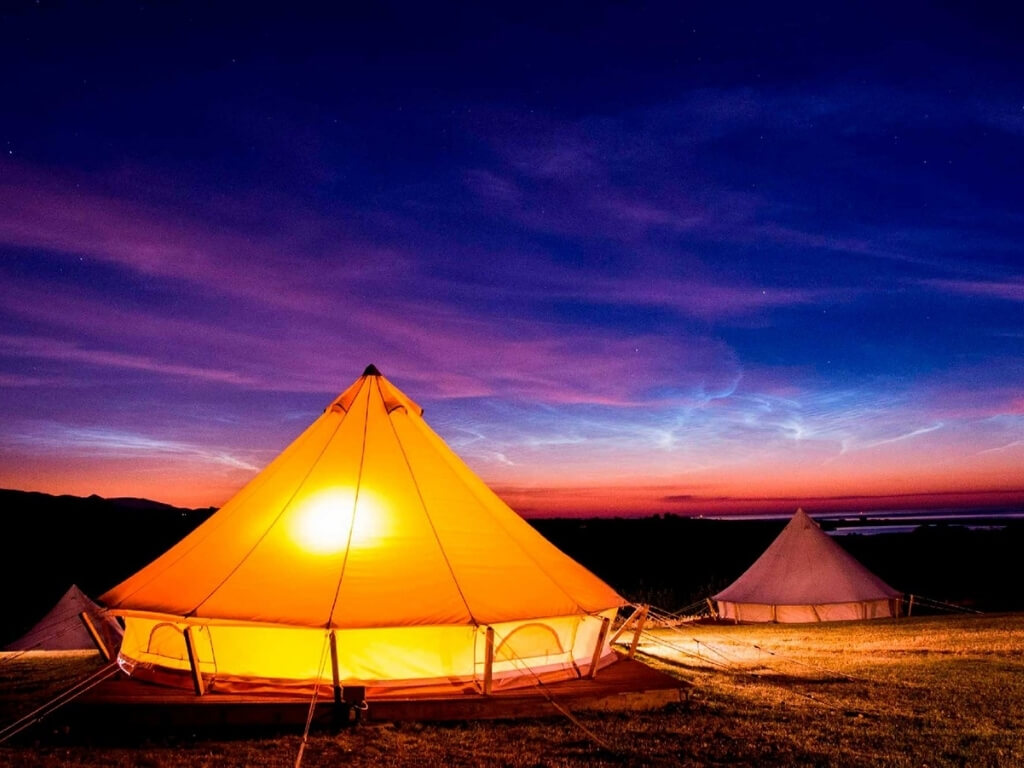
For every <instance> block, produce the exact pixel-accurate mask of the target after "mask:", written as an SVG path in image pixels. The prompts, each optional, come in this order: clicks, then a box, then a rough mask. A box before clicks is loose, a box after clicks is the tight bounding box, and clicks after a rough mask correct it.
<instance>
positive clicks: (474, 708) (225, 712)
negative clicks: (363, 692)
mask: <svg viewBox="0 0 1024 768" xmlns="http://www.w3.org/2000/svg"><path fill="white" fill-rule="evenodd" d="M686 687H687V683H684V682H683V681H682V680H679V679H677V678H675V677H672V676H670V675H667V674H665V673H663V672H659V671H657V670H655V669H652V668H651V667H649V666H647V665H646V664H643V663H641V662H639V661H636V660H633V659H627V658H622V659H620V660H618V661H616V662H614V663H613V664H610V665H609V666H607V667H605V668H604V669H602V670H601V671H600V673H599V674H598V675H597V677H596V678H594V679H589V678H582V679H578V680H565V681H559V682H554V683H546V684H544V685H543V686H533V687H529V688H518V689H511V690H500V691H495V692H494V693H492V694H491V695H489V696H485V695H483V694H476V693H470V694H465V693H463V694H456V695H452V694H450V693H449V694H447V695H443V694H429V693H425V694H423V695H419V696H415V697H404V698H399V697H378V698H371V699H369V700H368V701H367V703H366V709H365V710H353V709H351V708H349V707H347V706H345V705H342V706H341V707H338V706H337V705H335V703H334V701H333V700H332V699H330V698H326V699H325V698H323V697H321V698H319V699H318V701H317V706H316V711H315V713H314V721H313V722H314V724H315V725H317V726H318V727H331V726H335V727H337V726H339V725H344V724H347V723H351V722H354V721H356V720H363V721H457V720H481V719H503V718H505V719H507V718H531V717H549V716H554V715H559V716H561V715H562V714H563V710H570V711H573V712H577V711H580V710H600V711H623V710H651V709H658V708H660V707H663V706H665V705H667V704H670V703H674V702H679V701H682V700H684V699H685V697H686V690H685V689H686ZM309 705H310V701H309V699H308V698H307V699H301V698H297V697H294V696H292V697H274V696H266V695H264V696H253V695H243V694H225V693H209V694H207V695H205V696H196V695H194V694H191V693H188V692H185V691H178V690H173V689H167V688H162V687H160V686H155V685H150V684H146V683H140V682H137V681H134V680H132V679H130V678H128V677H126V676H124V675H118V676H117V677H115V678H113V679H111V680H108V681H106V682H104V683H102V684H100V685H99V686H97V687H96V688H94V689H93V690H91V691H89V692H88V693H86V694H84V695H83V696H81V697H80V698H79V699H76V700H75V701H74V702H72V703H71V704H69V705H67V706H66V707H65V708H64V709H63V710H62V711H61V713H60V715H61V716H60V718H59V719H60V720H61V721H62V722H63V723H64V724H66V725H67V726H69V727H73V726H92V725H95V724H101V723H106V724H108V725H109V724H111V723H116V724H118V727H119V728H122V729H125V730H129V731H135V732H138V731H140V730H146V731H148V730H151V729H157V730H159V729H196V728H207V727H214V728H217V727H229V728H230V727H251V726H256V727H274V726H282V727H298V728H300V729H301V728H302V726H303V725H304V724H305V722H306V718H307V716H308V715H309ZM559 708H561V709H559Z"/></svg>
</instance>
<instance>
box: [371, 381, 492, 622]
mask: <svg viewBox="0 0 1024 768" xmlns="http://www.w3.org/2000/svg"><path fill="white" fill-rule="evenodd" d="M377 386H378V388H379V387H380V383H379V382H378V384H377ZM383 397H384V395H383V393H381V399H382V400H383ZM386 405H387V404H386V403H385V406H386ZM403 410H404V411H405V414H406V416H408V415H409V410H408V409H407V408H405V409H403ZM391 413H392V412H391V411H388V420H387V421H388V426H389V427H390V428H391V434H392V435H393V436H394V438H395V442H396V443H397V444H398V450H400V451H401V452H402V460H403V461H404V462H405V467H406V469H408V470H409V477H410V478H412V484H413V486H414V487H415V488H416V496H417V497H418V498H419V500H420V507H421V508H422V509H423V514H424V515H425V516H426V518H427V523H428V524H429V525H430V532H431V533H432V534H434V541H436V542H437V548H438V550H439V551H440V552H441V557H442V558H444V563H445V565H446V566H448V573H449V574H450V575H451V577H452V583H453V584H454V585H455V590H456V592H458V593H459V598H460V599H461V600H462V604H463V605H464V606H465V607H466V614H467V615H468V616H469V619H470V622H471V623H472V624H473V626H475V627H480V622H479V621H477V618H476V616H475V615H474V614H473V609H472V608H471V607H470V605H469V600H468V599H467V598H466V594H465V593H464V592H463V591H462V586H461V585H460V584H459V579H458V577H457V576H456V575H455V568H454V566H453V565H452V562H451V559H450V558H449V557H448V553H447V552H445V549H444V544H443V543H442V542H441V537H440V535H438V533H437V526H435V525H434V518H433V517H431V515H430V510H429V509H427V500H426V499H425V498H423V490H422V489H421V488H420V483H419V480H418V479H417V478H416V471H415V470H414V469H413V466H412V463H411V462H410V461H409V455H408V454H407V453H406V452H405V446H404V445H403V444H402V440H401V438H400V437H399V435H398V430H397V429H395V424H394V422H393V421H392V420H391V418H390V417H391Z"/></svg>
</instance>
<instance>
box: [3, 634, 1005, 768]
mask: <svg viewBox="0 0 1024 768" xmlns="http://www.w3.org/2000/svg"><path fill="white" fill-rule="evenodd" d="M640 652H641V657H642V658H644V659H645V660H646V661H648V662H649V663H650V664H652V665H654V666H657V667H659V668H661V669H664V670H667V671H669V672H670V673H672V674H674V675H677V676H679V677H680V678H682V679H683V680H685V681H687V682H689V683H690V686H689V688H688V692H689V695H688V698H687V700H686V701H685V702H682V703H680V704H673V705H670V706H668V707H666V708H663V709H660V710H657V711H652V712H642V713H636V712H631V713H588V712H573V713H571V714H572V718H570V717H559V718H553V719H537V720H515V721H502V722H494V721H490V722H487V721H484V722H459V723H449V724H410V723H397V724H390V723H372V722H365V723H361V724H358V725H356V726H354V727H351V728H347V729H344V730H341V731H340V732H335V733H330V732H319V733H318V732H314V733H313V734H312V735H311V738H310V741H309V744H308V745H307V747H306V749H305V751H304V753H303V758H302V766H306V768H313V766H318V767H322V766H385V767H386V766H478V765H488V766H523V767H526V766H648V765H649V766H713V765H729V766H906V767H907V768H911V767H913V768H938V767H939V766H970V767H971V768H973V767H974V766H998V767H1000V768H1002V767H1006V768H1011V767H1014V768H1015V767H1017V766H1024V614H1004V615H985V616H969V617H964V616H953V617H912V618H903V619H894V620H880V621H872V622H851V623H840V624H829V625H813V626H812V625H795V626H779V625H770V626H725V625H714V624H686V625H682V626H679V627H673V628H661V629H654V630H650V631H648V632H646V633H645V634H644V636H643V638H642V642H641V645H640ZM97 666H98V661H97V660H94V659H93V658H91V657H85V656H77V657H75V656H70V657H60V658H52V657H51V658H40V657H39V656H37V655H26V656H22V657H18V658H14V659H10V658H9V659H0V725H5V724H6V723H8V722H11V721H13V720H14V719H15V718H16V717H17V716H19V715H21V714H24V713H25V712H28V711H29V710H30V709H32V707H33V706H35V705H37V704H39V703H41V702H42V701H43V700H45V699H46V698H47V697H49V696H52V695H54V694H55V693H57V692H59V691H60V690H62V689H63V688H64V687H66V686H68V685H70V684H71V683H72V682H74V681H75V680H76V679H80V678H81V677H82V676H84V675H85V674H87V673H88V672H89V671H90V670H91V669H94V668H96V667H97ZM300 736H301V734H300V733H298V732H296V733H278V734H259V735H253V736H251V737H248V738H227V737H220V738H212V739H211V738H200V737H198V736H191V735H188V734H186V735H183V736H182V735H179V736H176V737H173V738H172V737H168V736H161V737H157V736H154V735H153V734H142V733H125V732H121V731H119V730H118V728H117V724H116V723H111V724H110V728H109V729H105V731H104V733H103V734H99V733H97V734H75V733H71V734H67V733H62V732H60V731H59V729H58V730H55V729H54V728H53V726H52V725H48V724H47V723H46V722H44V723H43V725H41V726H38V727H36V728H34V729H33V730H32V731H31V732H29V733H26V734H22V735H21V736H19V737H17V738H16V739H15V740H13V741H10V742H7V743H6V744H4V745H2V746H0V765H3V766H24V767H25V768H32V767H34V766H38V767H43V766H45V767H47V768H49V767H51V766H61V767H62V768H63V767H67V768H70V767H72V766H80V767H81V768H100V766H103V767H105V768H107V767H110V766H140V767H144V768H164V767H165V766H166V767H167V768H170V766H176V767H177V766H196V767H199V768H213V767H214V766H254V767H262V766H267V767H269V766H275V767H276V766H282V767H284V766H288V767H291V766H294V765H295V761H296V757H297V755H298V753H299V747H300Z"/></svg>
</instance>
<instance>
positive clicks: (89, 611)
mask: <svg viewBox="0 0 1024 768" xmlns="http://www.w3.org/2000/svg"><path fill="white" fill-rule="evenodd" d="M82 613H85V614H86V615H87V617H88V619H89V622H90V624H91V626H92V627H93V628H94V629H95V631H96V632H97V634H98V636H99V639H100V642H101V643H102V644H103V646H104V647H105V648H106V649H107V650H108V651H109V652H110V653H117V649H118V646H119V645H120V644H121V632H122V630H121V625H120V624H118V622H117V620H116V619H115V618H114V617H113V616H112V615H110V614H109V613H108V612H107V611H106V610H105V609H103V608H102V607H100V606H99V605H97V604H96V603H95V602H93V601H92V600H91V599H90V598H89V597H88V595H86V594H85V593H84V592H82V590H81V589H79V588H78V585H76V584H72V585H71V586H70V587H69V588H68V590H67V592H65V593H64V595H63V596H62V597H61V598H60V600H58V601H57V603H56V604H55V605H54V606H53V607H52V608H51V609H50V610H49V611H48V612H47V613H46V615H45V616H43V617H42V618H41V619H40V620H39V621H38V622H36V623H35V625H33V627H32V628H31V629H29V630H28V631H27V632H26V633H25V634H24V635H22V636H21V637H19V638H18V639H17V640H13V641H12V642H10V643H8V644H7V645H5V646H4V648H3V650H5V651H75V650H95V649H97V644H96V641H95V640H94V639H93V637H92V634H91V633H90V631H89V630H88V629H87V628H86V624H85V622H84V621H83V620H82V618H81V616H82Z"/></svg>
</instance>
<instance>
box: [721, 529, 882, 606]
mask: <svg viewBox="0 0 1024 768" xmlns="http://www.w3.org/2000/svg"><path fill="white" fill-rule="evenodd" d="M712 599H713V600H714V601H715V602H716V604H717V610H718V615H719V617H720V618H723V619H732V620H734V621H739V622H779V623H791V622H792V623H801V622H817V621H844V620H851V619H878V618H885V617H888V616H899V613H900V602H901V593H900V592H899V591H898V590H895V589H893V588H892V587H890V586H889V585H888V584H886V583H885V582H884V581H882V580H881V579H879V578H878V577H877V576H875V575H874V574H873V573H871V572H870V571H869V570H868V569H867V568H865V567H864V566H863V565H861V564H860V563H859V562H858V561H857V560H856V559H854V557H853V556H852V555H850V554H849V553H848V552H847V551H846V550H844V549H843V548H842V547H840V546H839V545H838V544H837V543H836V542H835V541H833V540H832V539H831V538H830V537H829V536H828V534H826V533H825V532H824V531H823V530H821V527H820V526H819V525H818V524H817V523H816V522H814V520H812V519H811V518H810V517H809V516H808V515H807V513H806V512H804V511H803V510H802V509H798V510H797V511H796V514H795V515H793V518H792V519H791V520H790V521H789V523H787V524H786V527H785V528H783V529H782V532H781V533H780V534H779V535H778V537H776V539H775V540H774V541H773V542H772V543H771V544H770V545H769V547H768V548H767V549H766V550H765V551H764V553H763V554H762V555H761V556H760V557H759V558H758V559H757V560H756V561H754V564H753V565H751V566H750V568H748V569H747V570H746V571H745V572H744V573H743V575H741V576H740V577H739V578H738V579H736V581H734V582H733V583H732V584H730V585H729V586H728V587H726V588H725V589H723V590H722V591H721V592H719V593H718V594H716V595H714V596H713V597H712Z"/></svg>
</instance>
